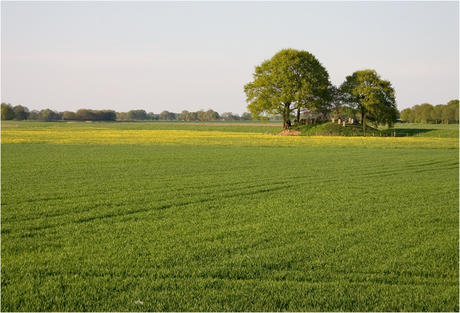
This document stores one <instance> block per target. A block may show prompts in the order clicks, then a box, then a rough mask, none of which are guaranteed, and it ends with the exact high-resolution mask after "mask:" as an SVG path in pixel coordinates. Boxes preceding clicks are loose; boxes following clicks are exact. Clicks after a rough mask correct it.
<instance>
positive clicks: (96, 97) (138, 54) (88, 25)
mask: <svg viewBox="0 0 460 313" xmlns="http://www.w3.org/2000/svg"><path fill="white" fill-rule="evenodd" d="M285 48H292V49H297V50H305V51H308V52H310V53H311V54H313V55H314V56H315V57H316V58H317V59H318V60H319V61H320V62H321V63H322V65H323V66H324V67H325V68H326V70H327V71H328V73H329V76H330V80H331V82H332V83H333V84H334V85H336V86H340V84H342V83H343V82H344V81H345V78H346V76H348V75H351V74H353V72H355V71H358V70H363V69H374V70H376V71H377V73H378V74H379V75H380V76H381V78H382V79H385V80H388V81H390V82H391V84H392V86H393V88H394V89H395V91H396V101H397V106H398V109H399V110H402V109H404V108H408V107H412V106H414V105H416V104H422V103H431V104H433V105H436V104H445V103H447V102H448V101H450V100H453V99H458V98H459V2H458V1H446V2H442V1H433V2H431V1H408V2H401V1H382V2H380V1H353V2H349V1H337V2H336V1H290V2H287V1H216V2H212V1H200V2H195V1H186V2H179V1H141V2H122V1H100V2H93V1H81V2H80V1H48V2H46V1H45V2H38V1H31V2H23V1H2V2H1V101H2V102H6V103H11V104H12V105H13V106H15V105H18V104H20V105H23V106H26V107H27V108H29V110H41V109H46V108H49V109H52V110H56V111H61V112H62V111H66V110H68V111H74V112H75V111H77V110H78V109H82V108H85V109H93V110H103V109H111V110H115V111H117V112H127V111H129V110H134V109H142V110H145V111H146V112H153V113H155V114H159V113H160V112H162V111H164V110H167V111H170V112H175V113H180V112H181V111H182V110H188V111H198V110H201V109H203V110H208V109H213V110H215V111H217V112H219V113H220V114H222V113H223V112H233V113H234V114H241V113H243V112H246V111H247V103H246V95H245V93H244V85H245V84H247V83H248V82H250V81H252V79H253V76H252V74H253V73H254V68H255V66H257V65H260V64H261V63H262V62H263V61H264V60H267V59H270V58H271V57H272V56H273V55H275V54H276V53H277V52H279V51H280V50H282V49H285Z"/></svg>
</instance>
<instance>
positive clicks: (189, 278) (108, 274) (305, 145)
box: [1, 122, 459, 312]
mask: <svg viewBox="0 0 460 313" xmlns="http://www.w3.org/2000/svg"><path fill="white" fill-rule="evenodd" d="M12 124H14V125H18V126H10V127H2V146H1V153H2V154H1V160H2V164H1V174H2V178H1V180H2V193H1V196H2V197H1V203H2V207H1V239H2V240H1V257H2V262H1V283H2V285H1V310H2V311H206V312H208V311H458V310H459V165H458V164H459V150H458V138H439V137H430V138H429V137H420V136H418V137H417V136H415V137H408V138H406V137H401V138H400V137H396V138H391V137H389V138H371V137H366V138H363V137H360V138H353V137H316V138H315V137H301V136H299V137H294V136H285V137H281V136H273V135H272V133H270V134H267V133H266V132H267V131H266V130H265V129H257V127H274V126H236V125H235V126H208V125H206V126H205V125H203V126H193V127H198V128H195V129H187V127H188V125H173V126H176V128H175V129H171V128H169V127H170V124H167V125H169V126H165V125H166V124H164V126H163V127H161V126H158V125H157V124H155V126H152V125H150V124H145V125H144V124H142V126H139V125H141V124H109V123H107V125H106V124H104V123H75V124H67V125H66V124H64V123H54V124H52V123H51V124H50V123H37V124H34V123H18V122H15V123H11V124H10V125H12ZM7 125H8V124H7ZM149 126H150V127H149ZM190 127H192V125H190ZM200 127H203V128H204V129H202V128H200ZM207 127H239V128H241V129H240V130H238V131H231V130H226V129H225V128H221V129H220V131H219V130H218V129H213V128H207ZM244 127H253V128H252V129H251V130H250V131H247V129H244ZM162 128H163V129H162ZM344 140H349V141H344Z"/></svg>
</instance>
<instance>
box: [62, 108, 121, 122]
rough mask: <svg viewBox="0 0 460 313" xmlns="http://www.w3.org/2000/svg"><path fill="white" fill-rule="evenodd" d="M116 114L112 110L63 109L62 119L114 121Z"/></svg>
mask: <svg viewBox="0 0 460 313" xmlns="http://www.w3.org/2000/svg"><path fill="white" fill-rule="evenodd" d="M116 118H117V114H116V112H115V111H112V110H102V111H98V110H87V109H80V110H78V111H77V112H71V111H65V112H63V113H62V119H63V120H65V121H115V120H116Z"/></svg>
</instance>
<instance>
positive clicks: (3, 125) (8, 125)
mask: <svg viewBox="0 0 460 313" xmlns="http://www.w3.org/2000/svg"><path fill="white" fill-rule="evenodd" d="M2 127H19V125H11V124H2Z"/></svg>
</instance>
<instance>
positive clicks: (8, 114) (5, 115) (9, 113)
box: [2, 102, 16, 121]
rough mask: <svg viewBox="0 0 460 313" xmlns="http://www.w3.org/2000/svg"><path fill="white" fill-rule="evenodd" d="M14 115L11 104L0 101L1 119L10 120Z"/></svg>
mask: <svg viewBox="0 0 460 313" xmlns="http://www.w3.org/2000/svg"><path fill="white" fill-rule="evenodd" d="M15 116H16V114H14V110H13V107H12V106H11V104H9V103H8V104H6V103H5V102H2V121H7V120H12V119H13V118H15Z"/></svg>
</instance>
